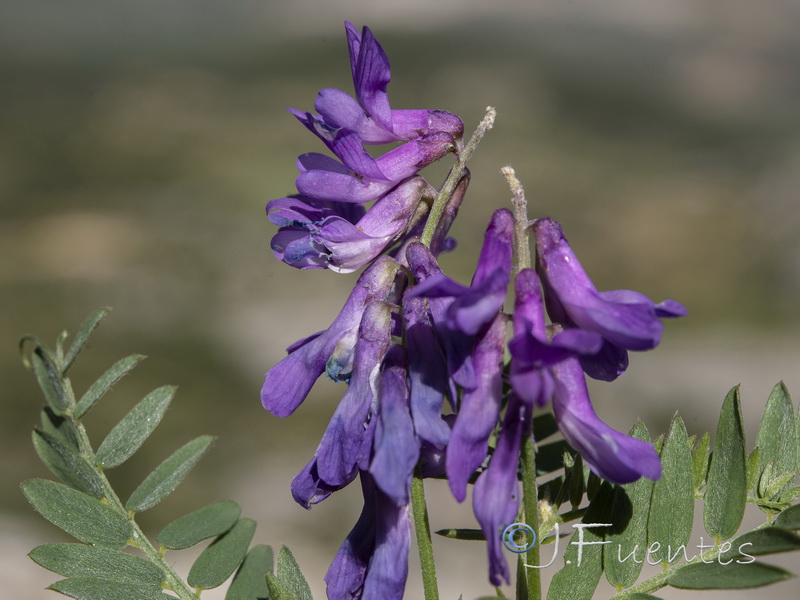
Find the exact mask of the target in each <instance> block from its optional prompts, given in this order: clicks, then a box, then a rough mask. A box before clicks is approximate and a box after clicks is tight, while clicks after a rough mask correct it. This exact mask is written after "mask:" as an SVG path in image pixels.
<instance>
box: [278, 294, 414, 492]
mask: <svg viewBox="0 0 800 600" xmlns="http://www.w3.org/2000/svg"><path fill="white" fill-rule="evenodd" d="M391 311H392V305H390V304H387V303H386V302H382V301H379V300H376V301H373V302H370V303H369V304H368V305H367V307H366V309H365V310H364V313H363V317H362V319H361V324H360V326H359V329H358V341H357V342H356V344H355V349H354V357H353V374H352V377H351V379H350V382H349V384H348V387H347V391H346V392H345V393H344V396H343V397H342V399H341V400H340V401H339V405H338V406H337V407H336V410H335V411H334V413H333V416H332V417H331V420H330V422H329V423H328V427H327V429H326V430H325V433H324V434H323V436H322V440H321V441H320V443H319V446H318V447H317V450H316V452H315V453H314V458H313V459H312V463H313V464H309V465H307V466H306V467H305V468H304V469H303V470H302V471H301V472H300V474H299V475H298V477H296V478H295V480H294V481H293V482H292V495H293V496H294V498H295V500H297V501H298V502H299V503H300V504H301V505H302V506H304V507H306V508H308V506H309V504H311V503H312V502H317V501H320V500H322V499H324V498H325V497H327V495H328V493H327V492H328V489H329V488H330V489H332V490H335V489H340V488H341V487H343V486H345V485H347V484H348V483H349V482H350V481H352V480H353V478H354V477H355V475H356V472H357V470H358V468H359V467H360V468H361V469H366V468H367V467H368V465H369V461H370V458H371V453H372V452H371V451H372V441H373V435H374V433H375V424H376V423H375V415H374V412H375V406H376V404H377V398H376V397H375V390H374V388H373V386H374V385H375V384H376V379H375V375H376V371H377V369H378V368H379V366H380V364H381V361H382V360H383V358H384V355H385V354H386V352H387V350H388V348H389V342H390V338H391ZM403 383H404V382H403ZM412 437H413V436H412ZM310 479H311V480H313V481H314V483H315V485H316V488H313V489H312V486H311V485H310V483H309V480H310ZM309 493H310V495H309Z"/></svg>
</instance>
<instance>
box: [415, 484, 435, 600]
mask: <svg viewBox="0 0 800 600" xmlns="http://www.w3.org/2000/svg"><path fill="white" fill-rule="evenodd" d="M411 509H412V511H413V513H414V529H415V530H416V533H417V546H418V547H419V562H420V563H421V565H422V587H423V589H424V590H425V600H439V588H438V586H437V583H436V565H435V564H434V561H433V544H432V542H431V526H430V523H428V507H427V505H426V504H425V488H424V487H423V484H422V478H421V477H419V476H418V475H414V478H413V479H412V480H411Z"/></svg>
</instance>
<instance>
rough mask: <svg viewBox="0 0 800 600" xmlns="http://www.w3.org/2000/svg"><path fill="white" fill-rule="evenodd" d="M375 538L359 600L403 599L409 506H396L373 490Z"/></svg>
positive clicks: (406, 567)
mask: <svg viewBox="0 0 800 600" xmlns="http://www.w3.org/2000/svg"><path fill="white" fill-rule="evenodd" d="M375 498H376V513H377V515H376V518H377V527H376V530H377V531H376V537H375V550H374V552H373V554H372V558H371V559H370V561H369V565H368V566H367V576H366V579H365V580H364V594H363V596H362V598H363V599H364V600H369V599H371V598H375V599H376V600H377V599H380V600H403V592H404V590H405V587H406V579H407V577H408V549H409V546H410V544H411V519H410V515H409V507H408V506H407V505H406V506H397V505H395V503H394V502H393V501H392V500H391V498H389V497H388V496H385V495H384V494H383V493H381V491H380V490H376V491H375Z"/></svg>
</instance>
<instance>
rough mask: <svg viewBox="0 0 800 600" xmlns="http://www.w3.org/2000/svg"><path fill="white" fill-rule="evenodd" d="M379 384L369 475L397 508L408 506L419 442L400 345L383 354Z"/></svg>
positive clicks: (404, 360) (402, 351)
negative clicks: (376, 418) (412, 417)
mask: <svg viewBox="0 0 800 600" xmlns="http://www.w3.org/2000/svg"><path fill="white" fill-rule="evenodd" d="M379 377H380V382H379V384H378V386H379V387H378V389H379V393H378V422H377V424H376V426H375V439H374V442H373V448H374V455H373V458H372V464H371V465H370V467H369V472H370V473H371V474H372V476H373V477H374V479H375V483H376V484H377V485H378V487H379V488H380V489H381V490H382V491H383V492H384V493H385V494H386V495H387V496H389V498H391V499H392V501H393V502H394V503H395V504H397V505H398V506H402V505H404V504H408V502H409V490H410V489H411V476H412V475H413V473H414V466H415V465H416V464H417V459H419V447H420V444H419V440H418V439H417V436H416V435H415V434H414V423H413V422H412V421H411V412H410V410H409V405H408V386H407V384H406V359H405V351H404V350H403V347H402V346H399V345H394V346H392V347H391V348H389V350H388V351H387V353H386V358H385V359H384V362H383V365H382V366H381V373H380V375H379Z"/></svg>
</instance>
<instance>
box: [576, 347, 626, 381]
mask: <svg viewBox="0 0 800 600" xmlns="http://www.w3.org/2000/svg"><path fill="white" fill-rule="evenodd" d="M581 366H582V367H583V370H584V372H585V373H586V374H587V375H588V376H589V377H591V378H592V379H597V380H598V381H614V380H615V379H616V378H617V377H619V376H620V375H622V374H623V373H624V372H625V371H626V370H627V368H628V351H627V350H625V348H622V347H620V346H617V345H616V344H612V343H611V342H608V341H605V340H604V341H603V345H602V346H601V347H600V351H599V352H597V354H593V355H591V356H581Z"/></svg>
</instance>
